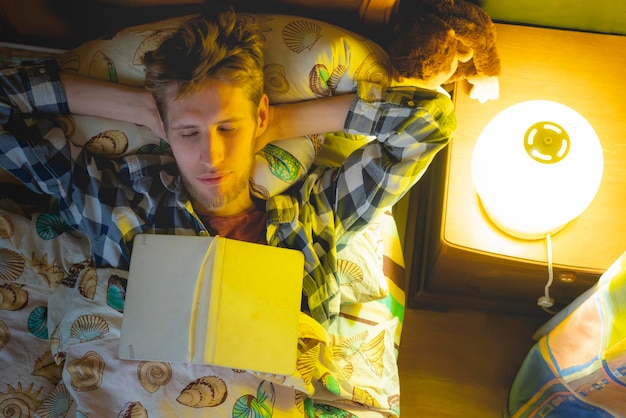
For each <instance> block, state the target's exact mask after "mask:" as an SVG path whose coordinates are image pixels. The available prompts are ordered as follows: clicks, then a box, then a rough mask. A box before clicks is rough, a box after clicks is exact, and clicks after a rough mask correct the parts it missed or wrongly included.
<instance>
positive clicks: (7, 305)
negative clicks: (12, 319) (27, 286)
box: [0, 284, 28, 311]
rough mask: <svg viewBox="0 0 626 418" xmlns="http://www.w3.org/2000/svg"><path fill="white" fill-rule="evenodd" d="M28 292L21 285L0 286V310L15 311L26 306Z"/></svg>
mask: <svg viewBox="0 0 626 418" xmlns="http://www.w3.org/2000/svg"><path fill="white" fill-rule="evenodd" d="M27 302H28V292H27V291H26V290H24V289H22V286H21V285H15V284H0V309H5V310H8V311H17V310H20V309H22V308H23V307H24V306H26V303H27Z"/></svg>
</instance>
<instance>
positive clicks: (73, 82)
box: [60, 72, 165, 138]
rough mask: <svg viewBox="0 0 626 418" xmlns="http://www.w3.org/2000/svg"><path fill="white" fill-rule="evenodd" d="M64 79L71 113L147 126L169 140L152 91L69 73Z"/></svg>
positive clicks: (63, 75) (62, 80)
mask: <svg viewBox="0 0 626 418" xmlns="http://www.w3.org/2000/svg"><path fill="white" fill-rule="evenodd" d="M60 77H61V82H62V83H63V88H64V90H65V94H66V96H67V102H68V105H69V108H70V112H71V113H74V114H77V115H88V116H97V117H102V118H107V119H115V120H120V121H124V122H130V123H135V124H137V125H143V126H147V127H148V128H150V129H151V130H152V131H153V132H154V133H155V134H156V135H157V136H159V137H160V138H165V129H164V126H163V122H162V121H161V117H160V116H159V112H158V110H157V106H156V103H155V101H154V98H153V97H152V94H151V93H150V92H149V91H147V90H145V89H142V88H138V87H130V86H126V85H123V84H118V83H112V82H108V81H103V80H98V79H95V78H90V77H84V76H79V75H76V74H71V73H65V72H62V73H61V74H60Z"/></svg>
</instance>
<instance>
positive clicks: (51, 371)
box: [33, 350, 63, 386]
mask: <svg viewBox="0 0 626 418" xmlns="http://www.w3.org/2000/svg"><path fill="white" fill-rule="evenodd" d="M62 373H63V366H62V365H59V364H57V363H56V362H55V361H54V358H53V357H52V352H51V351H50V350H46V351H45V352H44V353H43V354H42V355H41V356H40V357H39V358H37V360H36V361H35V365H34V367H33V376H41V377H43V378H45V379H46V380H48V381H49V382H50V383H52V384H53V385H55V386H56V385H57V384H58V383H59V382H60V381H61V377H62V376H61V375H62Z"/></svg>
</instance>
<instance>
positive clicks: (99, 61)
mask: <svg viewBox="0 0 626 418" xmlns="http://www.w3.org/2000/svg"><path fill="white" fill-rule="evenodd" d="M89 77H92V78H99V79H100V80H106V81H112V82H114V83H117V82H118V81H119V79H118V77H117V70H116V68H115V64H114V63H113V60H112V59H111V58H109V57H107V56H106V54H105V53H104V52H102V51H96V53H95V54H94V56H93V57H92V58H91V61H90V62H89Z"/></svg>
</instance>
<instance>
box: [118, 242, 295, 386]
mask: <svg viewBox="0 0 626 418" xmlns="http://www.w3.org/2000/svg"><path fill="white" fill-rule="evenodd" d="M303 274H304V257H303V254H302V253H301V252H300V251H296V250H289V249H285V248H276V247H271V246H268V245H261V244H252V243H248V242H244V241H237V240H232V239H228V238H223V237H219V236H217V237H207V236H183V235H155V234H140V235H137V236H136V237H135V239H134V243H133V252H132V256H131V263H130V269H129V272H128V284H127V289H126V299H125V304H124V317H123V320H122V330H121V336H120V346H119V351H118V354H119V356H120V358H123V359H131V360H151V361H166V362H185V363H195V364H211V365H215V366H222V367H230V368H235V369H246V370H253V371H258V372H263V373H273V374H281V375H286V374H292V373H293V372H294V371H295V368H296V356H297V344H298V340H297V338H298V337H297V335H298V317H299V313H300V302H301V297H302V277H303Z"/></svg>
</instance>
